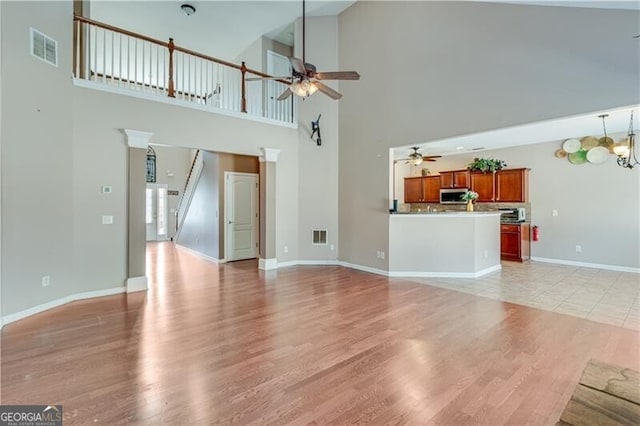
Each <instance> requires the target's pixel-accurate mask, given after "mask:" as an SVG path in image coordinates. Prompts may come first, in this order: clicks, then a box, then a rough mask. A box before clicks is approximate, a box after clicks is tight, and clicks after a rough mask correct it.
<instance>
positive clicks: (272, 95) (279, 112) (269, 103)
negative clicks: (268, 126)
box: [266, 50, 291, 120]
mask: <svg viewBox="0 0 640 426" xmlns="http://www.w3.org/2000/svg"><path fill="white" fill-rule="evenodd" d="M267 74H269V75H273V76H276V77H284V76H288V75H291V62H290V61H289V58H287V57H286V56H284V55H281V54H279V53H276V52H272V51H271V50H267ZM284 89H286V86H285V85H284V84H282V83H278V82H277V81H273V80H267V99H266V110H267V114H266V117H267V118H272V119H275V120H284V119H286V118H287V117H289V116H290V114H291V99H288V100H286V101H279V100H278V96H280V94H281V93H282V92H283V91H284Z"/></svg>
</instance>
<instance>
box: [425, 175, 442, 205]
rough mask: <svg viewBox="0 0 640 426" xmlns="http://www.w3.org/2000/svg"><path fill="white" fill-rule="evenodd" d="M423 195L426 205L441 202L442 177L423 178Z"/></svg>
mask: <svg viewBox="0 0 640 426" xmlns="http://www.w3.org/2000/svg"><path fill="white" fill-rule="evenodd" d="M422 195H423V198H424V202H426V203H439V202H440V176H426V177H423V178H422Z"/></svg>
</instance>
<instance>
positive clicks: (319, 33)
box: [295, 16, 357, 260]
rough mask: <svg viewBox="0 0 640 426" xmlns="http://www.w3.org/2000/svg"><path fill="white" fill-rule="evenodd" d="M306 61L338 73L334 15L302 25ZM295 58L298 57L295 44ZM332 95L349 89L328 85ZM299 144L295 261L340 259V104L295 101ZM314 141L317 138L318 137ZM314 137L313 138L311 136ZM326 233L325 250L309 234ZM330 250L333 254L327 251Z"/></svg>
mask: <svg viewBox="0 0 640 426" xmlns="http://www.w3.org/2000/svg"><path fill="white" fill-rule="evenodd" d="M306 30H307V37H306V40H307V47H306V55H307V57H306V61H307V62H310V63H312V64H314V65H316V67H317V68H318V71H337V70H339V68H340V67H339V64H338V19H337V17H335V16H332V17H331V16H327V17H321V18H309V19H307V23H306ZM295 31H296V40H301V39H302V26H301V21H298V22H297V24H296V26H295ZM296 56H297V57H300V58H302V47H301V44H300V43H298V49H296ZM325 83H326V84H327V85H329V86H331V87H332V88H334V89H336V90H338V91H339V90H340V87H341V86H344V85H347V84H357V83H354V82H347V83H344V84H339V83H338V82H337V81H327V82H325ZM298 105H299V110H298V126H299V127H298V138H299V140H298V144H299V153H300V169H299V174H298V183H299V185H298V194H299V195H298V197H299V208H298V217H299V221H300V223H299V246H300V248H299V259H301V260H332V259H336V258H337V254H338V250H339V247H338V150H339V142H340V141H339V137H338V110H339V105H340V101H334V100H333V99H331V98H329V97H328V96H325V95H324V94H322V93H316V94H314V95H313V96H311V97H309V98H307V99H305V100H303V101H299V102H298ZM319 114H322V117H321V118H320V131H321V134H322V145H321V146H318V145H317V144H316V142H315V141H314V140H312V139H311V121H313V120H316V119H317V118H318V115H319ZM316 137H317V136H316ZM314 138H315V137H314ZM313 229H326V230H327V245H326V246H325V245H313V244H312V230H313ZM332 245H333V246H334V250H331V246H332Z"/></svg>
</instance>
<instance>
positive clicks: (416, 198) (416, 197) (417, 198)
mask: <svg viewBox="0 0 640 426" xmlns="http://www.w3.org/2000/svg"><path fill="white" fill-rule="evenodd" d="M421 201H422V178H420V177H410V178H404V202H405V203H419V202H421Z"/></svg>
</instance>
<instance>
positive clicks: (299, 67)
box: [289, 57, 307, 75]
mask: <svg viewBox="0 0 640 426" xmlns="http://www.w3.org/2000/svg"><path fill="white" fill-rule="evenodd" d="M289 62H291V68H293V71H294V72H297V73H298V74H303V75H306V74H307V70H306V69H305V67H304V62H302V59H300V58H294V57H289Z"/></svg>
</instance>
